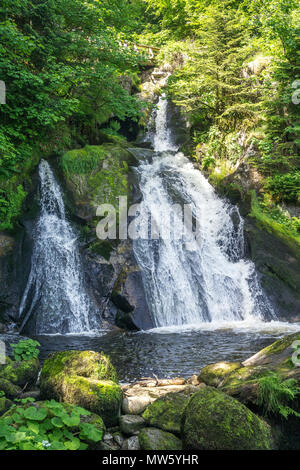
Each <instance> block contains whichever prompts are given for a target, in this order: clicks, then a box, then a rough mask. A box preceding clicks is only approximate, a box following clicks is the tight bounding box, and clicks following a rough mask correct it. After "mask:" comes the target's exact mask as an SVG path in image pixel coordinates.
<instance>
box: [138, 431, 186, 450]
mask: <svg viewBox="0 0 300 470" xmlns="http://www.w3.org/2000/svg"><path fill="white" fill-rule="evenodd" d="M138 437H139V444H140V446H141V449H143V450H181V449H182V443H181V440H180V439H178V437H176V436H174V434H171V433H170V432H165V431H161V430H160V429H156V428H144V429H142V430H141V431H140V433H139V436H138Z"/></svg>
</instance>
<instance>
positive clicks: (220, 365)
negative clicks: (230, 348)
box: [198, 362, 242, 387]
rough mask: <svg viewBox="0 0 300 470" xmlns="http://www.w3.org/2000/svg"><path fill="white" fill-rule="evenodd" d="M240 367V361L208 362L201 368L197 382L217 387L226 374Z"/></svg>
mask: <svg viewBox="0 0 300 470" xmlns="http://www.w3.org/2000/svg"><path fill="white" fill-rule="evenodd" d="M241 367H242V364H241V363H240V362H217V363H215V364H209V365H208V366H206V367H204V368H203V369H201V371H200V374H199V376H198V380H199V382H204V383H206V385H211V386H212V387H218V386H219V385H220V384H221V383H222V382H223V380H224V378H225V377H226V376H227V375H228V374H230V373H231V372H233V371H234V370H236V369H240V368H241Z"/></svg>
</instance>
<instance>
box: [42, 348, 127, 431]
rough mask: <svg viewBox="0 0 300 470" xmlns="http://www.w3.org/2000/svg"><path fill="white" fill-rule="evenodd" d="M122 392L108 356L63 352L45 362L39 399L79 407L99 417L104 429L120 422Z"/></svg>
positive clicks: (87, 352) (93, 353)
mask: <svg viewBox="0 0 300 470" xmlns="http://www.w3.org/2000/svg"><path fill="white" fill-rule="evenodd" d="M122 397H123V394H122V389H121V387H120V386H119V385H118V383H117V374H116V371H115V368H114V367H113V365H112V364H111V362H110V359H109V358H108V356H106V355H105V354H103V353H96V352H93V351H63V352H59V353H55V354H52V355H50V357H49V358H48V359H46V361H45V363H44V366H43V369H42V373H41V398H42V399H50V398H54V399H56V400H59V401H64V402H67V403H72V404H76V405H80V406H82V407H83V408H86V409H87V410H90V411H91V412H93V413H96V414H99V415H100V416H101V417H102V418H103V420H104V422H105V424H106V425H107V426H114V425H116V424H118V422H119V415H120V408H121V403H122Z"/></svg>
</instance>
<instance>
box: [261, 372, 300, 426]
mask: <svg viewBox="0 0 300 470" xmlns="http://www.w3.org/2000/svg"><path fill="white" fill-rule="evenodd" d="M299 394H300V387H299V386H298V384H297V380H295V379H286V380H283V379H282V377H280V375H279V374H277V373H276V372H270V373H269V374H268V375H266V376H264V377H261V378H260V379H259V380H258V402H257V404H258V405H259V406H261V407H262V408H263V410H264V413H265V414H266V415H271V414H277V415H278V414H279V415H281V416H283V418H285V419H287V418H288V416H289V415H294V416H297V417H298V418H300V413H298V412H297V411H296V410H294V409H293V408H292V407H291V406H290V405H291V403H292V402H293V400H294V399H295V398H297V397H298V395H299Z"/></svg>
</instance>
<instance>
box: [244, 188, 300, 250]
mask: <svg viewBox="0 0 300 470" xmlns="http://www.w3.org/2000/svg"><path fill="white" fill-rule="evenodd" d="M250 194H251V212H250V214H249V215H250V217H252V218H253V219H255V222H256V224H257V226H258V227H259V228H261V229H264V230H266V231H267V232H268V233H271V234H272V235H275V236H276V237H278V238H279V239H280V240H282V241H283V242H284V243H285V244H286V245H287V246H288V247H289V248H290V249H291V250H292V251H293V253H294V255H295V256H296V257H297V259H300V250H299V247H300V235H295V234H294V233H293V232H291V231H290V230H288V229H287V228H286V227H285V226H284V225H282V224H280V223H278V222H276V221H275V220H273V219H272V218H271V217H269V216H268V215H267V214H265V213H264V212H263V211H262V209H261V208H260V205H259V202H258V199H257V197H256V193H255V191H254V190H252V191H250Z"/></svg>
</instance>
